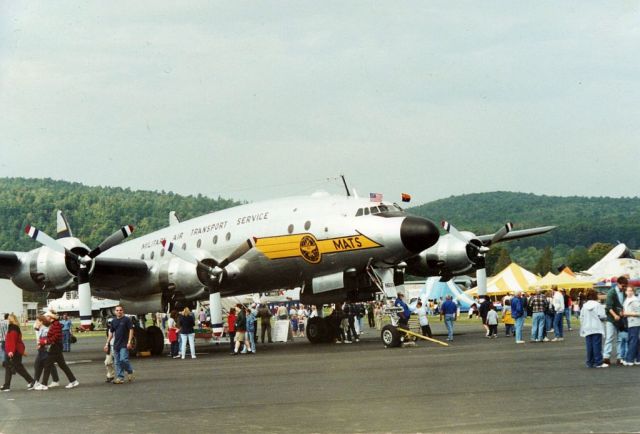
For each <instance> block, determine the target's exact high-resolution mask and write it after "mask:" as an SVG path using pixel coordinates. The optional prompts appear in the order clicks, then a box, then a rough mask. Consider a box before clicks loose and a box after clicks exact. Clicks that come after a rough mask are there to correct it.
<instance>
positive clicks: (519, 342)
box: [516, 341, 524, 344]
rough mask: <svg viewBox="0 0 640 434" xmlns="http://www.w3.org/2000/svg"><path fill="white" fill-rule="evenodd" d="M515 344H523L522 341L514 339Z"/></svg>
mask: <svg viewBox="0 0 640 434" xmlns="http://www.w3.org/2000/svg"><path fill="white" fill-rule="evenodd" d="M516 344H524V341H516Z"/></svg>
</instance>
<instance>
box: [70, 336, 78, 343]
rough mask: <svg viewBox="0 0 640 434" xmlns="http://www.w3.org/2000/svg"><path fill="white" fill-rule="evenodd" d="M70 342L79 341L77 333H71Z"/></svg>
mask: <svg viewBox="0 0 640 434" xmlns="http://www.w3.org/2000/svg"><path fill="white" fill-rule="evenodd" d="M69 342H71V343H72V344H75V343H76V342H78V338H77V337H76V335H71V338H70V339H69Z"/></svg>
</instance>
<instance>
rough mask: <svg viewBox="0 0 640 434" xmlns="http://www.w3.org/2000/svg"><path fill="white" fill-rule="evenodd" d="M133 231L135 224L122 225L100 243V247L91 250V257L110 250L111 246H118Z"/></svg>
mask: <svg viewBox="0 0 640 434" xmlns="http://www.w3.org/2000/svg"><path fill="white" fill-rule="evenodd" d="M132 232H133V226H131V225H126V226H123V227H121V228H120V229H119V230H117V231H116V232H114V233H113V234H111V235H110V236H109V237H108V238H107V239H106V240H104V241H103V242H101V243H100V245H99V246H98V247H96V248H95V249H93V250H92V251H91V252H89V257H90V258H91V259H93V258H95V257H96V256H98V255H99V254H100V253H102V252H105V251H107V250H109V249H110V248H111V247H113V246H116V245H118V244H120V243H121V242H122V240H124V239H125V238H127V237H128V236H129V235H131V233H132Z"/></svg>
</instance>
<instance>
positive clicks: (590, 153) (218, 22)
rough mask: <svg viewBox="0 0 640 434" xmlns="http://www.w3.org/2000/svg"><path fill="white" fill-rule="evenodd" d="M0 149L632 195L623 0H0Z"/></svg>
mask: <svg viewBox="0 0 640 434" xmlns="http://www.w3.org/2000/svg"><path fill="white" fill-rule="evenodd" d="M0 152H1V155H0V177H18V176H20V177H51V178H54V179H63V180H69V181H78V182H82V183H85V184H88V185H112V186H122V187H130V188H133V189H147V190H166V191H174V192H176V193H181V194H197V193H202V194H204V195H208V196H214V197H217V196H218V195H221V196H223V197H232V198H234V199H245V200H250V201H254V200H258V199H261V198H272V197H280V196H283V195H290V194H300V193H311V192H313V191H314V190H315V189H317V188H323V189H327V190H329V191H332V192H340V191H341V190H340V189H339V186H340V185H339V184H338V183H337V182H335V181H330V182H327V181H326V179H327V178H335V177H336V176H338V174H340V173H344V174H345V175H346V176H347V179H348V181H349V183H350V184H351V185H352V186H353V187H356V188H357V190H358V192H359V193H360V194H361V195H367V194H368V193H369V192H381V193H383V194H384V195H385V198H386V199H392V200H399V196H400V193H401V192H407V193H411V194H412V195H413V198H414V199H413V201H412V202H413V203H416V204H419V203H423V202H427V201H430V200H434V199H438V198H442V197H448V196H450V195H456V194H463V193H474V192H483V191H495V190H509V191H523V192H533V193H538V194H549V195H588V196H601V195H606V196H637V195H638V182H637V181H635V182H634V181H633V180H632V174H631V172H634V173H636V174H637V173H638V168H639V167H638V166H639V163H640V6H639V3H638V2H637V1H628V2H615V1H606V2H591V1H576V2H558V1H528V2H518V1H512V0H509V1H503V2H498V1H496V2H490V1H482V2H479V1H475V0H474V1H468V2H462V1H460V2H455V1H442V2H432V1H417V2H402V1H401V2H383V1H376V2H368V1H352V2H345V1H336V2H327V1H323V2H316V1H313V2H306V1H297V0H296V1H290V2H286V1H274V2H270V1H246V2H243V1H227V2H213V1H202V2H199V1H180V2H163V1H160V0H153V1H148V2H146V1H133V2H132V1H109V2H104V1H74V2H70V1H55V2H52V1H24V2H21V1H16V0H0ZM635 179H637V175H635Z"/></svg>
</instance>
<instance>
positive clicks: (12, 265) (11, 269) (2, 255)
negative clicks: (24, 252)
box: [0, 252, 20, 279]
mask: <svg viewBox="0 0 640 434" xmlns="http://www.w3.org/2000/svg"><path fill="white" fill-rule="evenodd" d="M19 268H20V258H18V255H16V254H15V253H14V252H0V279H11V277H12V276H13V275H14V274H15V273H16V272H17V271H18V269H19Z"/></svg>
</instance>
